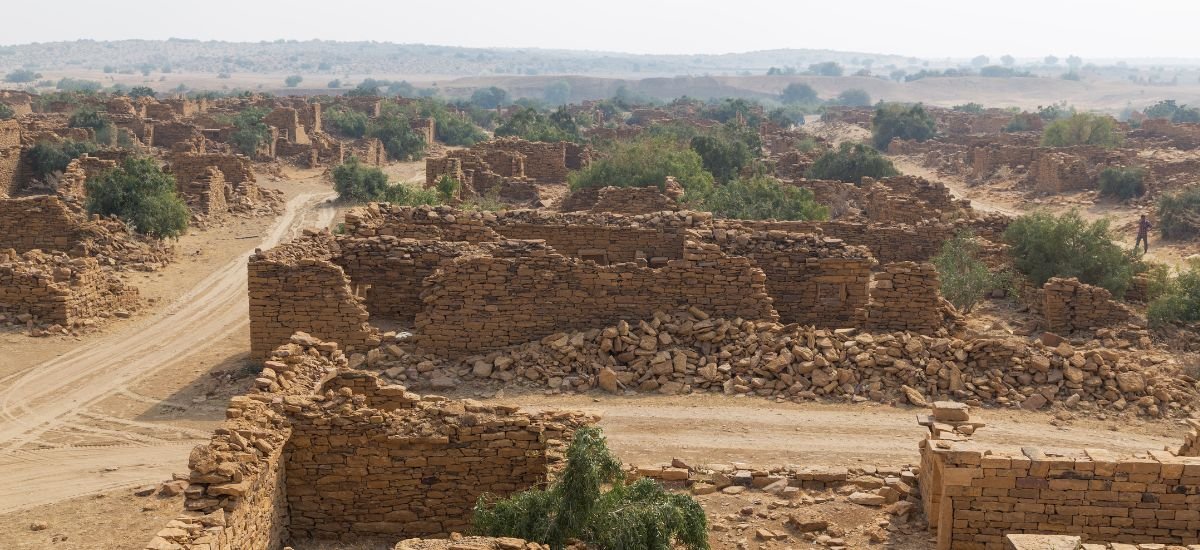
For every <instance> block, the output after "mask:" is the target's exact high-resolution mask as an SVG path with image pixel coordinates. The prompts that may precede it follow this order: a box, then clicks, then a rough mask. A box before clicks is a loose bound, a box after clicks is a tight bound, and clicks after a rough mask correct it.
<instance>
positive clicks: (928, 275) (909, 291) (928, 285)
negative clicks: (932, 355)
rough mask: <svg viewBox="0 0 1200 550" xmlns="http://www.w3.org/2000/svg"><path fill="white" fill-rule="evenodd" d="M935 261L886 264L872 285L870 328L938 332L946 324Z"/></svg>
mask: <svg viewBox="0 0 1200 550" xmlns="http://www.w3.org/2000/svg"><path fill="white" fill-rule="evenodd" d="M941 288H942V285H941V283H940V282H939V281H938V273H937V268H935V267H934V266H933V264H927V263H923V264H917V263H913V262H899V263H894V264H888V265H886V266H884V270H883V272H882V273H876V274H875V280H874V281H873V282H872V284H871V303H870V304H868V306H867V322H866V326H867V328H868V329H870V330H876V331H883V332H891V331H908V332H915V333H918V334H929V335H932V334H935V333H937V331H938V329H940V328H943V327H944V326H945V320H944V317H945V313H946V312H945V308H946V305H945V304H944V303H943V302H944V301H943V300H942V297H941V294H940V291H941Z"/></svg>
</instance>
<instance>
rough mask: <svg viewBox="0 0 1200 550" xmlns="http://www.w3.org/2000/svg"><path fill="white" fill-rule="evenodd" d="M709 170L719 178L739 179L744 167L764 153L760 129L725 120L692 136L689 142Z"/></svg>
mask: <svg viewBox="0 0 1200 550" xmlns="http://www.w3.org/2000/svg"><path fill="white" fill-rule="evenodd" d="M688 146H689V147H691V149H692V150H693V151H695V152H696V154H698V155H700V159H701V160H702V161H703V163H704V169H705V170H708V172H709V173H710V174H712V175H713V177H714V178H716V180H717V181H719V182H729V181H733V180H735V179H737V177H738V175H739V174H741V172H742V168H744V167H746V166H749V165H750V163H752V162H754V159H756V158H758V156H759V155H760V154H761V153H762V141H761V138H759V136H758V132H755V131H754V130H753V129H751V128H749V127H746V126H742V127H740V128H739V127H736V126H734V125H729V124H726V125H724V126H722V127H721V128H720V129H718V130H716V131H711V132H708V133H706V134H704V135H698V136H695V137H693V138H692V139H691V140H689V142H688Z"/></svg>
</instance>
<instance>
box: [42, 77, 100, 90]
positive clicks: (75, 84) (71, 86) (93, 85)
mask: <svg viewBox="0 0 1200 550" xmlns="http://www.w3.org/2000/svg"><path fill="white" fill-rule="evenodd" d="M103 87H104V85H103V84H101V83H99V82H96V81H94V80H83V79H79V78H66V77H64V78H60V79H59V80H58V83H57V84H55V85H54V88H55V89H57V90H59V91H63V92H80V93H84V94H94V93H96V92H99V91H100V89H101V88H103Z"/></svg>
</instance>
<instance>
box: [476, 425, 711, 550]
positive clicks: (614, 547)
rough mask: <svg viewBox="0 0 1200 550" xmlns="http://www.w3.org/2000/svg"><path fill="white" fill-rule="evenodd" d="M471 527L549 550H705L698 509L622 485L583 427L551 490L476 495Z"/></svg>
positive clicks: (642, 485)
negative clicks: (579, 548)
mask: <svg viewBox="0 0 1200 550" xmlns="http://www.w3.org/2000/svg"><path fill="white" fill-rule="evenodd" d="M606 488H607V490H606ZM474 522H475V529H476V531H478V532H479V533H480V534H482V535H485V536H493V537H515V538H522V539H525V540H528V541H532V542H538V543H541V544H547V545H549V546H550V547H551V548H553V549H554V550H561V549H562V548H564V547H565V546H566V544H567V541H568V540H570V539H578V540H581V541H583V542H584V543H586V544H587V546H588V547H589V548H596V549H598V550H632V549H638V550H671V549H673V548H684V549H686V550H708V547H709V546H708V520H707V518H706V517H705V515H704V509H703V508H702V507H701V506H700V504H699V503H698V502H696V500H695V499H693V498H692V497H691V496H690V495H686V494H681V493H668V492H666V491H665V490H663V488H662V486H661V485H659V484H658V482H657V481H654V480H653V479H650V478H641V479H639V480H637V481H635V482H633V483H631V484H629V485H626V483H625V472H624V471H623V470H622V468H621V461H620V460H618V459H617V457H615V456H613V454H612V452H611V451H609V450H608V446H607V444H606V442H605V439H604V436H603V435H602V434H601V433H600V429H599V428H595V427H591V426H587V427H583V428H580V429H578V430H577V431H576V432H575V437H574V438H573V439H572V441H571V446H570V447H569V448H568V449H567V466H566V468H565V469H564V470H563V472H562V474H561V475H560V476H559V477H558V478H557V479H556V480H555V481H554V482H553V483H551V484H550V485H548V486H547V487H545V488H533V489H529V490H527V491H524V492H521V493H517V494H515V495H512V496H509V497H507V498H504V499H498V498H496V497H494V496H492V495H484V496H482V497H480V498H479V502H478V503H476V505H475V518H474Z"/></svg>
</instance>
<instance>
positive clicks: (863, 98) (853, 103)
mask: <svg viewBox="0 0 1200 550" xmlns="http://www.w3.org/2000/svg"><path fill="white" fill-rule="evenodd" d="M829 103H830V104H833V105H845V106H847V107H867V106H869V105H871V95H870V94H868V93H867V91H866V90H863V89H861V88H850V89H848V90H842V93H840V94H838V95H837V97H835V98H833V99H832V100H831V101H830V102H829Z"/></svg>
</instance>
